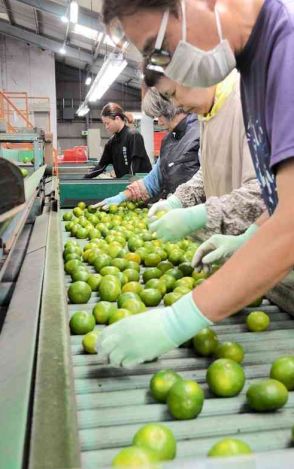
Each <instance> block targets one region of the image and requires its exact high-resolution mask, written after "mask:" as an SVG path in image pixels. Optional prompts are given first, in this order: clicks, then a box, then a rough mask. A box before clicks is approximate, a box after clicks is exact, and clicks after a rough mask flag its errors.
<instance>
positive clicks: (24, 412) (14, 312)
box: [0, 215, 48, 469]
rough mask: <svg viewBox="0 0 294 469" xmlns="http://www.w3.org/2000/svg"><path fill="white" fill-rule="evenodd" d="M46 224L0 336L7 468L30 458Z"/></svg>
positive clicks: (1, 439)
mask: <svg viewBox="0 0 294 469" xmlns="http://www.w3.org/2000/svg"><path fill="white" fill-rule="evenodd" d="M47 224H48V215H42V216H41V217H39V218H38V219H37V220H36V222H35V227H34V230H33V233H32V236H31V239H30V243H29V247H28V250H27V253H26V256H25V259H24V262H23V265H22V268H21V271H20V274H19V277H18V280H17V283H16V287H15V291H14V293H13V296H12V299H11V302H10V304H9V307H8V311H7V315H6V319H5V322H4V324H3V328H2V331H1V335H0V395H1V400H0V416H1V430H0V432H1V435H0V467H1V468H2V467H3V468H5V469H6V468H7V469H21V468H22V467H23V463H24V461H25V460H26V456H27V447H26V441H27V425H28V423H29V416H30V409H31V389H32V381H33V370H34V363H35V348H36V340H37V330H38V321H39V311H40V304H41V296H42V282H43V271H44V261H45V252H46V243H47ZM4 423H5V424H4Z"/></svg>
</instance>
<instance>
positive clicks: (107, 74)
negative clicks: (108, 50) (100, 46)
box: [86, 54, 128, 103]
mask: <svg viewBox="0 0 294 469" xmlns="http://www.w3.org/2000/svg"><path fill="white" fill-rule="evenodd" d="M127 64H128V63H127V61H126V60H125V59H124V57H123V55H122V54H110V55H109V57H108V59H107V60H106V61H105V62H104V64H103V65H102V67H101V69H100V70H99V72H98V74H97V76H96V78H95V80H94V82H93V84H92V86H91V88H90V90H89V92H88V94H87V96H86V102H88V101H90V102H91V103H93V102H95V101H98V99H100V98H101V97H102V96H103V95H104V93H106V91H107V90H108V89H109V88H110V86H111V85H112V83H113V82H114V81H115V80H116V79H117V77H118V76H119V75H120V74H121V72H122V71H123V70H124V69H125V68H126V66H127Z"/></svg>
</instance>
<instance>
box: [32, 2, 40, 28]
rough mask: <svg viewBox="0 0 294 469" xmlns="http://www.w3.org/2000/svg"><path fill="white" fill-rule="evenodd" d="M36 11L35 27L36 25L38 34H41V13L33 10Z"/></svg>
mask: <svg viewBox="0 0 294 469" xmlns="http://www.w3.org/2000/svg"><path fill="white" fill-rule="evenodd" d="M33 10H34V19H35V25H36V34H40V22H39V17H38V15H39V12H38V10H36V8H34V9H33Z"/></svg>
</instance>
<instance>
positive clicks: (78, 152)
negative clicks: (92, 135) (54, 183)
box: [63, 146, 88, 163]
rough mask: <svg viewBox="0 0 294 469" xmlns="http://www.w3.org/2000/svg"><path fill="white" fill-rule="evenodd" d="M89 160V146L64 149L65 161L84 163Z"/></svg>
mask: <svg viewBox="0 0 294 469" xmlns="http://www.w3.org/2000/svg"><path fill="white" fill-rule="evenodd" d="M87 160H88V154H87V147H85V146H82V147H74V148H69V149H68V150H64V152H63V163H84V162H85V161H87Z"/></svg>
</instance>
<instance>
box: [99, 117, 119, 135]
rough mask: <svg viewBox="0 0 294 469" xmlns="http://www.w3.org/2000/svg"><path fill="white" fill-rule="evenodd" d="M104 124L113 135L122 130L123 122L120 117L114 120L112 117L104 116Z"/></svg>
mask: <svg viewBox="0 0 294 469" xmlns="http://www.w3.org/2000/svg"><path fill="white" fill-rule="evenodd" d="M102 122H103V125H104V127H105V129H106V130H107V132H109V133H110V134H111V135H113V134H115V133H116V132H118V131H119V130H120V128H121V122H122V121H121V119H120V118H119V117H115V118H114V119H113V118H112V117H104V116H102Z"/></svg>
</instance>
